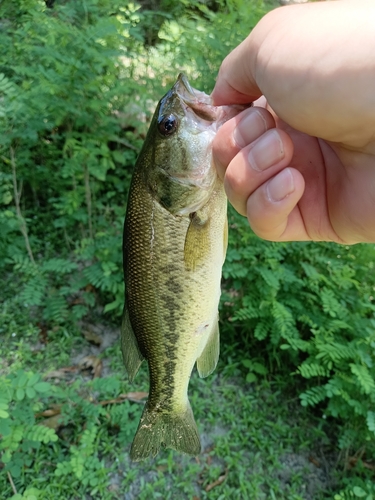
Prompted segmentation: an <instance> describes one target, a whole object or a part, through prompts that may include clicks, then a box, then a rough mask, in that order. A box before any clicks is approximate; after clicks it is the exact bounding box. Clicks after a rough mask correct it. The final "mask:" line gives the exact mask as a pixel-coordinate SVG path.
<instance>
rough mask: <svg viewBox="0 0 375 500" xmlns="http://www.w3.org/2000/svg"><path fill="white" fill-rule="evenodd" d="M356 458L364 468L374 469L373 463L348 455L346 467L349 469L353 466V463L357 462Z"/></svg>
mask: <svg viewBox="0 0 375 500" xmlns="http://www.w3.org/2000/svg"><path fill="white" fill-rule="evenodd" d="M358 460H361V465H362V467H365V468H366V469H369V470H372V471H375V465H374V464H371V463H370V462H365V461H364V460H363V459H362V458H361V457H349V459H348V465H347V467H348V468H350V469H351V468H352V467H355V465H356V464H357V462H358Z"/></svg>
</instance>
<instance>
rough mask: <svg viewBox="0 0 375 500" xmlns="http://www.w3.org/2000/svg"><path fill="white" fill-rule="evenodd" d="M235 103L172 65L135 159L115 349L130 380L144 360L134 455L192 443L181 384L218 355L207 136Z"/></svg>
mask: <svg viewBox="0 0 375 500" xmlns="http://www.w3.org/2000/svg"><path fill="white" fill-rule="evenodd" d="M242 109H243V107H242ZM238 112H239V109H238V106H222V107H215V106H213V105H212V104H211V101H210V97H209V96H208V95H207V94H205V93H203V92H200V91H198V90H195V89H193V88H192V87H191V86H190V84H189V82H188V80H187V78H186V77H185V76H184V75H183V74H180V75H179V77H178V79H177V81H176V83H175V84H174V85H173V87H172V88H171V89H170V90H169V91H168V92H167V93H166V94H165V95H164V97H163V98H162V99H161V100H160V101H159V103H158V105H157V108H156V111H155V113H154V116H153V118H152V121H151V124H150V127H149V130H148V133H147V136H146V139H145V141H144V145H143V147H142V149H141V152H140V154H139V157H138V159H137V162H136V165H135V168H134V172H133V175H132V180H131V184H130V190H129V195H128V203H127V209H126V216H125V223H124V234H123V259H124V280H125V306H124V313H123V319H122V327H121V349H122V354H123V360H124V364H125V367H126V370H127V372H128V376H129V379H130V381H133V379H134V377H135V375H136V374H137V372H138V369H139V367H140V365H141V363H142V361H143V360H146V361H147V363H148V369H149V379H150V389H149V396H148V400H147V402H146V404H145V407H144V410H143V414H142V416H141V419H140V422H139V425H138V429H137V432H136V434H135V437H134V440H133V443H132V446H131V450H130V457H131V459H132V460H133V461H141V460H144V459H146V458H148V457H155V456H156V454H157V453H158V452H159V450H160V449H161V448H162V447H164V448H171V449H174V450H177V451H179V452H183V453H186V454H189V455H193V456H196V455H198V454H199V453H200V451H201V442H200V438H199V433H198V429H197V425H196V422H195V420H194V416H193V412H192V409H191V406H190V403H189V399H188V385H189V380H190V376H191V373H192V370H193V368H194V365H195V364H196V367H197V370H198V374H199V376H200V377H207V376H208V375H210V374H211V373H212V372H213V371H214V369H215V367H216V365H217V362H218V358H219V323H218V305H219V299H220V293H221V274H222V265H223V263H224V260H225V254H226V249H227V243H228V223H227V198H226V195H225V192H224V188H223V183H222V181H221V180H220V178H219V177H218V175H217V173H216V170H215V167H214V165H213V162H212V146H211V145H212V140H213V138H214V137H215V134H216V132H217V130H218V128H219V127H220V126H221V125H222V124H223V123H224V122H225V121H226V120H228V119H229V118H231V117H232V116H235V115H236V114H237V113H238Z"/></svg>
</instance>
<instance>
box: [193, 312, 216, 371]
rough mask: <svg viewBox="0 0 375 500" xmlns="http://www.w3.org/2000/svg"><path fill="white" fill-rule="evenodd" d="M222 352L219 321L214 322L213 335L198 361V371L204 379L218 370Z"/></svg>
mask: <svg viewBox="0 0 375 500" xmlns="http://www.w3.org/2000/svg"><path fill="white" fill-rule="evenodd" d="M219 352H220V335H219V319H218V320H217V321H215V322H214V324H213V326H212V330H211V334H210V336H209V338H208V341H207V344H206V346H205V348H204V349H203V352H202V354H201V355H200V357H199V358H198V359H197V370H198V373H199V376H200V377H202V378H205V377H208V375H210V374H211V373H212V372H213V371H214V370H215V368H216V365H217V362H218V360H219Z"/></svg>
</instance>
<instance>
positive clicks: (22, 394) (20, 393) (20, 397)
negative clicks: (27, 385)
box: [16, 387, 25, 401]
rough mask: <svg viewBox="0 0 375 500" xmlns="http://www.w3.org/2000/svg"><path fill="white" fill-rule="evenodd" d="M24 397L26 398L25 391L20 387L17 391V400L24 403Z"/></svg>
mask: <svg viewBox="0 0 375 500" xmlns="http://www.w3.org/2000/svg"><path fill="white" fill-rule="evenodd" d="M24 397H25V390H24V389H22V388H21V387H19V388H18V389H17V390H16V398H17V399H18V401H22V400H23V398H24Z"/></svg>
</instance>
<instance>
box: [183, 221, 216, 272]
mask: <svg viewBox="0 0 375 500" xmlns="http://www.w3.org/2000/svg"><path fill="white" fill-rule="evenodd" d="M209 224H210V219H209V218H206V219H204V218H202V217H201V216H200V215H199V212H194V213H192V214H190V225H189V228H188V230H187V233H186V238H185V248H184V260H185V266H186V269H188V270H190V271H194V270H195V269H197V267H199V265H200V264H201V263H202V262H203V261H204V260H205V258H206V257H207V255H208V253H209V252H210V240H209V237H208V233H209V232H208V226H209Z"/></svg>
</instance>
